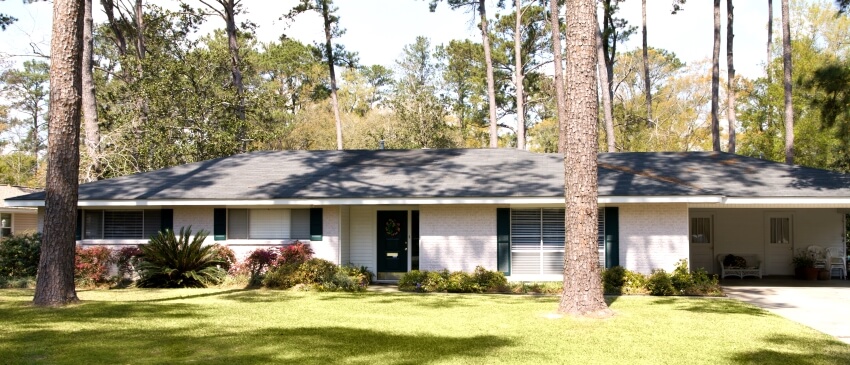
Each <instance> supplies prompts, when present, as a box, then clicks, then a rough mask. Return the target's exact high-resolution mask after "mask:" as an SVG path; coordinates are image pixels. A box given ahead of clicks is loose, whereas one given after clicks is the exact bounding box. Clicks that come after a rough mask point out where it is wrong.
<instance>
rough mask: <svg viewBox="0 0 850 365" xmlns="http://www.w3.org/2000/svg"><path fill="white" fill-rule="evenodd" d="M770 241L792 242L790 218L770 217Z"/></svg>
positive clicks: (778, 242)
mask: <svg viewBox="0 0 850 365" xmlns="http://www.w3.org/2000/svg"><path fill="white" fill-rule="evenodd" d="M770 243H776V244H787V243H791V219H790V218H770Z"/></svg>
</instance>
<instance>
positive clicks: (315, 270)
mask: <svg viewBox="0 0 850 365" xmlns="http://www.w3.org/2000/svg"><path fill="white" fill-rule="evenodd" d="M336 271H337V266H336V264H334V263H333V262H330V261H328V260H323V259H316V258H313V259H309V260H307V261H305V262H303V263H302V264H301V265H299V266H298V269H296V270H295V272H294V273H293V275H292V281H293V285H296V284H305V285H312V284H324V283H327V282H330V281H331V279H332V278H333V276H334V274H336Z"/></svg>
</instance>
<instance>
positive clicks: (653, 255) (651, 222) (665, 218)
mask: <svg viewBox="0 0 850 365" xmlns="http://www.w3.org/2000/svg"><path fill="white" fill-rule="evenodd" d="M688 244H689V240H688V206H687V204H628V205H621V206H620V265H622V266H623V267H625V268H626V269H629V270H633V271H638V272H641V273H644V274H649V273H650V272H652V270H654V269H664V270H667V271H668V272H669V271H671V270H673V268H675V267H676V262H677V261H679V260H680V259H687V258H688Z"/></svg>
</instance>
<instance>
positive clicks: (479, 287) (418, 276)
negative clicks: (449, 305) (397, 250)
mask: <svg viewBox="0 0 850 365" xmlns="http://www.w3.org/2000/svg"><path fill="white" fill-rule="evenodd" d="M398 289H399V290H401V291H411V292H420V293H433V292H447V293H504V292H507V291H508V290H509V286H508V280H507V279H506V278H505V275H504V274H502V273H501V272H498V271H490V270H487V269H485V268H483V267H481V266H477V267H476V268H475V271H473V272H472V273H471V274H470V273H465V272H463V271H454V272H449V271H448V270H442V271H419V270H413V271H410V272H408V273H405V274H404V276H402V277H401V279H400V280H399V281H398Z"/></svg>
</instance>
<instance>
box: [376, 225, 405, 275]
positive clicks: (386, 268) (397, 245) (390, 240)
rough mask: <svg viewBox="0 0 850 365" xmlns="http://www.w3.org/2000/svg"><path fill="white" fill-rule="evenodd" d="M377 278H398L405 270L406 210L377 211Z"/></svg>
mask: <svg viewBox="0 0 850 365" xmlns="http://www.w3.org/2000/svg"><path fill="white" fill-rule="evenodd" d="M377 230H378V235H377V237H378V279H379V280H398V279H399V278H401V275H402V274H404V273H406V272H407V252H408V250H407V232H408V229H407V211H403V210H402V211H397V210H393V211H387V210H381V211H378V227H377Z"/></svg>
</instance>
